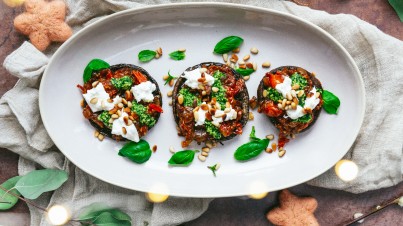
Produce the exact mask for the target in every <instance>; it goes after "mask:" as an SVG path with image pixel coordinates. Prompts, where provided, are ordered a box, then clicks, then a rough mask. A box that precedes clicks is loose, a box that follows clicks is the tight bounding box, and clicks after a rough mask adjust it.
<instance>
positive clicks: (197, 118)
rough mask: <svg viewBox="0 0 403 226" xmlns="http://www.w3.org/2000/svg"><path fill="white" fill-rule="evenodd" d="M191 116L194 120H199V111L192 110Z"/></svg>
mask: <svg viewBox="0 0 403 226" xmlns="http://www.w3.org/2000/svg"><path fill="white" fill-rule="evenodd" d="M193 117H194V118H195V121H198V120H199V113H198V112H197V111H195V112H193Z"/></svg>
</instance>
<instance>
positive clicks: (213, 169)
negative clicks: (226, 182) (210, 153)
mask: <svg viewBox="0 0 403 226" xmlns="http://www.w3.org/2000/svg"><path fill="white" fill-rule="evenodd" d="M207 168H209V169H210V170H211V172H213V175H214V176H215V177H216V176H217V175H216V172H217V170H218V169H217V164H215V165H212V166H207Z"/></svg>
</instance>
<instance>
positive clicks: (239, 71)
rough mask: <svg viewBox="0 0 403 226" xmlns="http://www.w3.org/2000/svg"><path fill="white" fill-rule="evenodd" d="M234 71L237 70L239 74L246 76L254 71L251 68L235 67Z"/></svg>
mask: <svg viewBox="0 0 403 226" xmlns="http://www.w3.org/2000/svg"><path fill="white" fill-rule="evenodd" d="M235 71H236V72H238V73H239V74H240V75H242V76H248V75H250V74H252V73H253V72H255V70H253V68H245V69H243V68H237V69H235Z"/></svg>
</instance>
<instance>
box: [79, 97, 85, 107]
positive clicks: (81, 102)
mask: <svg viewBox="0 0 403 226" xmlns="http://www.w3.org/2000/svg"><path fill="white" fill-rule="evenodd" d="M80 106H81V107H84V99H81V100H80Z"/></svg>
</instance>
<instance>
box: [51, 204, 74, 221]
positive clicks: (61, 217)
mask: <svg viewBox="0 0 403 226" xmlns="http://www.w3.org/2000/svg"><path fill="white" fill-rule="evenodd" d="M48 220H49V222H50V223H51V224H53V225H63V224H65V223H67V222H68V221H69V220H70V213H69V211H68V210H67V209H66V208H65V207H64V206H61V205H54V206H52V207H50V209H49V210H48Z"/></svg>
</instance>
